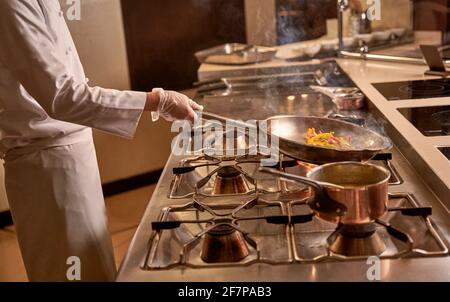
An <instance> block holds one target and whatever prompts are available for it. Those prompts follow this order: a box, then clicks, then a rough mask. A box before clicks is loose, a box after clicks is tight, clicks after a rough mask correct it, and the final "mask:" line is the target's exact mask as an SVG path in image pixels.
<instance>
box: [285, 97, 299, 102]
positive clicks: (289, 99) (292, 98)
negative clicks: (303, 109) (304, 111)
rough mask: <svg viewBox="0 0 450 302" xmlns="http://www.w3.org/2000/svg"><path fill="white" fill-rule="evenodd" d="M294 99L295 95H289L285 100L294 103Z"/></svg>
mask: <svg viewBox="0 0 450 302" xmlns="http://www.w3.org/2000/svg"><path fill="white" fill-rule="evenodd" d="M296 99H297V97H296V96H295V95H290V96H288V97H287V100H288V101H291V102H293V101H295V100H296Z"/></svg>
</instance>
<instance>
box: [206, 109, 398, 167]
mask: <svg viewBox="0 0 450 302" xmlns="http://www.w3.org/2000/svg"><path fill="white" fill-rule="evenodd" d="M202 118H203V119H207V120H217V121H219V122H222V123H226V122H229V123H230V124H231V125H233V126H235V127H238V128H249V129H254V128H255V126H254V125H252V124H248V123H245V122H241V121H235V120H232V119H228V118H225V117H223V116H220V115H216V114H213V113H209V112H202ZM266 121H267V131H266V134H267V135H268V136H269V137H272V138H274V137H275V138H278V140H279V151H280V152H281V153H283V154H285V155H287V156H289V157H291V158H293V159H296V160H300V161H304V162H308V163H313V164H319V165H321V164H327V163H333V162H342V161H361V162H365V161H368V160H370V159H371V158H373V157H374V156H375V155H377V154H378V153H380V152H382V151H386V150H388V149H390V148H392V142H391V140H390V139H389V138H387V137H384V136H382V135H380V134H378V133H377V132H375V131H372V130H370V129H367V128H363V127H360V126H358V125H355V124H352V123H349V122H344V121H339V120H334V119H329V118H321V117H308V116H275V117H271V118H269V119H267V120H266ZM309 128H315V129H316V130H317V131H322V132H334V134H335V136H337V137H351V144H352V149H349V150H347V149H346V150H339V149H332V148H325V147H320V146H312V145H308V144H306V142H305V138H306V133H307V131H308V129H309Z"/></svg>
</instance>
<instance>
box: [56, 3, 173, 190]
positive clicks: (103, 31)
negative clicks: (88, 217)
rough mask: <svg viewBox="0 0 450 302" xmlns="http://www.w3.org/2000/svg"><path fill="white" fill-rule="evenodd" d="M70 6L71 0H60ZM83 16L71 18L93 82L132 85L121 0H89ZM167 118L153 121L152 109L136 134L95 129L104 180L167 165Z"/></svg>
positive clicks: (73, 31) (70, 23)
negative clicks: (126, 135) (131, 137)
mask: <svg viewBox="0 0 450 302" xmlns="http://www.w3.org/2000/svg"><path fill="white" fill-rule="evenodd" d="M60 3H61V5H62V7H63V9H64V10H66V8H67V6H66V1H65V0H60ZM81 3H82V7H81V20H80V21H68V25H69V28H70V30H71V32H72V35H73V38H74V40H75V44H76V45H77V49H78V52H79V54H80V57H81V61H82V63H83V65H84V68H85V71H86V74H87V77H88V78H89V79H90V85H98V86H102V87H107V88H115V89H129V88H130V79H129V72H128V71H129V69H128V63H127V52H126V47H125V37H124V30H123V20H122V14H121V4H120V0H83V1H82V2H81ZM169 126H170V125H169V124H168V123H165V122H158V123H152V122H151V120H150V118H149V116H148V115H147V114H145V115H144V117H143V119H142V120H141V124H140V126H139V129H138V131H137V133H136V137H135V139H134V140H131V141H129V140H125V139H122V138H118V137H114V136H112V135H108V134H104V133H100V132H95V143H96V148H97V156H98V162H99V166H100V172H101V176H102V180H103V182H104V183H105V182H111V181H114V180H119V179H123V178H127V177H130V176H134V175H138V174H141V173H144V172H148V171H154V170H158V169H160V168H162V167H163V166H164V164H165V162H166V159H167V157H168V156H169V153H170V142H171V139H172V135H171V133H170V127H169Z"/></svg>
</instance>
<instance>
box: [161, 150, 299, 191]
mask: <svg viewBox="0 0 450 302" xmlns="http://www.w3.org/2000/svg"><path fill="white" fill-rule="evenodd" d="M267 158H269V157H268V156H266V155H263V154H257V155H244V156H235V157H226V158H217V157H211V156H207V155H202V156H198V157H193V158H187V159H184V160H182V161H181V162H180V164H179V166H178V167H175V168H173V173H174V175H175V177H174V180H173V181H172V184H171V191H170V194H169V197H170V198H172V199H181V198H187V197H192V196H193V195H194V194H201V195H205V196H220V195H246V194H252V193H256V192H263V193H283V192H284V193H286V192H291V193H292V192H299V191H305V190H307V187H305V186H304V185H302V184H292V183H289V184H287V183H286V182H284V181H279V180H278V179H276V178H273V177H268V176H267V175H265V174H261V173H260V172H259V168H260V166H261V164H262V162H263V160H264V159H267ZM286 163H287V162H286ZM274 168H279V165H277V166H274ZM285 168H287V166H286V167H284V166H283V167H282V168H281V169H285Z"/></svg>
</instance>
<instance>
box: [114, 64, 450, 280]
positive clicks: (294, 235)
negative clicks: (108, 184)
mask: <svg viewBox="0 0 450 302" xmlns="http://www.w3.org/2000/svg"><path fill="white" fill-rule="evenodd" d="M327 64H328V65H327V66H326V68H328V67H330V66H332V65H329V63H327ZM327 70H328V69H327ZM327 70H325V72H324V73H325V74H330V73H331V74H336V69H335V67H333V68H332V70H333V71H332V72H331V71H329V70H328V73H327ZM338 75H339V77H342V76H343V75H342V74H338ZM346 81H348V79H346ZM226 94H227V95H226V96H225V95H221V94H220V93H218V94H217V93H214V94H213V95H209V96H205V97H204V98H203V100H200V101H203V103H204V104H208V108H212V109H211V111H213V112H217V113H221V114H222V115H226V116H228V117H231V118H236V119H239V118H241V119H242V118H245V116H248V112H252V117H254V118H258V119H264V118H267V117H269V116H271V115H274V112H275V113H276V114H287V115H289V114H294V115H299V114H300V115H315V116H328V117H334V118H344V119H346V120H349V121H353V122H355V123H358V124H360V125H362V126H364V127H371V128H373V129H376V130H380V129H381V127H380V123H379V119H377V118H374V117H373V115H372V112H369V111H355V112H342V111H339V110H337V109H336V108H334V107H333V103H332V102H331V100H330V99H328V98H327V97H326V96H323V95H320V94H317V93H313V92H311V93H309V92H308V93H305V91H302V92H301V93H300V92H299V93H291V92H290V91H287V92H286V91H282V92H277V93H273V91H272V92H271V94H270V95H267V94H261V93H256V94H255V95H253V96H252V95H249V94H244V95H243V94H242V93H241V92H240V93H239V94H238V95H233V94H232V93H231V94H230V91H227V92H226ZM249 106H250V107H249ZM249 108H250V109H249ZM246 112H247V113H246ZM203 135H204V136H206V137H207V136H208V135H210V134H208V133H204V134H203ZM230 146H233V147H231V148H230V147H229V145H227V144H226V145H224V146H222V148H223V150H226V151H230V149H231V151H233V150H234V151H236V154H242V153H241V152H237V151H238V150H240V151H242V150H244V151H245V150H246V151H249V150H252V148H255V146H251V145H248V144H247V143H246V140H245V137H244V136H242V137H240V136H238V137H237V138H236V140H234V141H233V142H232V143H231V144H230ZM241 149H242V150H241ZM191 151H192V152H193V153H192V154H188V155H183V156H175V155H172V156H171V157H170V159H169V161H168V163H167V166H166V168H165V170H164V173H163V175H162V177H161V179H160V182H159V184H158V187H157V189H156V191H155V192H154V195H153V197H152V200H151V201H150V204H149V207H148V208H147V211H146V213H145V215H144V217H143V220H142V223H141V224H140V226H139V228H138V230H137V233H136V235H135V237H134V239H133V241H132V243H131V246H130V249H129V251H128V253H127V256H126V257H125V259H124V261H123V263H122V265H121V268H120V270H119V276H118V280H119V281H367V270H368V268H369V265H368V262H367V259H368V258H369V257H371V256H377V257H378V258H379V259H380V261H381V262H380V267H381V278H382V281H433V280H435V281H448V280H450V257H449V250H448V247H449V239H450V219H449V217H450V216H449V214H450V213H449V212H448V211H447V210H446V208H445V206H444V205H443V204H442V203H441V201H440V200H439V199H437V197H436V196H435V195H434V194H433V192H432V191H430V189H429V188H428V187H427V186H426V185H425V183H424V182H423V181H422V179H421V177H420V176H419V174H417V172H416V171H415V170H414V169H413V167H412V166H411V164H410V163H409V162H408V161H407V160H406V159H405V157H404V156H403V155H402V153H401V152H400V151H399V150H398V149H397V148H394V149H393V150H392V151H391V152H392V153H391V154H384V155H381V156H380V157H379V158H376V159H375V160H374V161H373V163H375V164H378V165H383V166H385V167H386V168H388V169H389V170H390V171H391V173H392V178H391V181H390V189H389V191H390V201H389V205H388V206H389V209H390V210H389V212H388V213H387V214H386V215H385V216H384V217H382V219H380V220H379V221H377V223H374V224H371V225H367V226H365V227H364V228H361V229H356V230H355V229H352V228H351V227H350V228H349V227H348V226H342V225H335V224H332V223H328V222H324V221H322V220H320V219H319V218H317V217H316V216H315V215H314V214H313V213H312V212H311V210H310V209H309V207H308V206H307V205H306V199H307V198H308V197H309V196H310V195H309V190H308V188H306V187H304V186H303V185H299V184H295V183H288V182H285V181H282V180H280V179H278V178H276V177H273V176H269V175H265V174H264V175H261V174H260V173H259V172H258V167H259V165H260V160H261V159H262V158H264V156H265V155H264V154H256V155H255V154H254V153H251V154H252V155H251V156H250V155H247V156H245V155H244V156H242V155H235V156H234V155H233V152H231V155H230V152H224V154H227V156H222V157H214V156H208V155H205V154H209V152H208V150H205V149H195V148H194V147H192V150H191ZM277 168H279V169H281V170H284V171H287V172H290V173H295V174H300V175H304V174H305V173H306V172H307V171H308V169H310V168H311V166H310V165H308V164H305V163H301V162H297V161H294V160H292V159H290V158H286V157H281V160H280V164H279V165H278V166H277Z"/></svg>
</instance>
